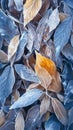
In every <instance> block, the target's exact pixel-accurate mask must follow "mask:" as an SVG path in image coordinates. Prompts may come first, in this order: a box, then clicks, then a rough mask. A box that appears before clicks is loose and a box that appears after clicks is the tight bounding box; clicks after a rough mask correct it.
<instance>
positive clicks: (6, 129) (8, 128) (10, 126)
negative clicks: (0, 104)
mask: <svg viewBox="0 0 73 130" xmlns="http://www.w3.org/2000/svg"><path fill="white" fill-rule="evenodd" d="M14 125H15V124H14V122H10V121H9V122H6V123H5V124H4V125H2V126H1V127H0V130H14Z"/></svg>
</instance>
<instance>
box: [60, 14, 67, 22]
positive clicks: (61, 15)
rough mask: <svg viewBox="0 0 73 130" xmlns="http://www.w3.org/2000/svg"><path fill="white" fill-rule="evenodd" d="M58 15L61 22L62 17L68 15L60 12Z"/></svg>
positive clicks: (64, 17)
mask: <svg viewBox="0 0 73 130" xmlns="http://www.w3.org/2000/svg"><path fill="white" fill-rule="evenodd" d="M59 17H60V21H61V22H62V21H63V20H64V19H66V18H67V17H68V15H67V14H65V13H62V12H60V13H59Z"/></svg>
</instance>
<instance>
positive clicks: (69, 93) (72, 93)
mask: <svg viewBox="0 0 73 130" xmlns="http://www.w3.org/2000/svg"><path fill="white" fill-rule="evenodd" d="M70 102H71V103H72V102H73V80H71V81H69V83H68V85H67V88H66V90H65V99H64V104H66V103H70Z"/></svg>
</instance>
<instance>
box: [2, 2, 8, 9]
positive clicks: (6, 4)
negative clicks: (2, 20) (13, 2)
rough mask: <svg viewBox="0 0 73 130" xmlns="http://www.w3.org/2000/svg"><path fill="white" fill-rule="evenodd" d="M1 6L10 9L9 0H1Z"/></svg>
mask: <svg viewBox="0 0 73 130" xmlns="http://www.w3.org/2000/svg"><path fill="white" fill-rule="evenodd" d="M1 8H2V9H3V10H7V9H8V0H1Z"/></svg>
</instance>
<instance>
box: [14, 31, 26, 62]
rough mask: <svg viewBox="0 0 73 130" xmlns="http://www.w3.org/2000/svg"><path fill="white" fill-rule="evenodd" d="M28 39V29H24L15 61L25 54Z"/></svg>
mask: <svg viewBox="0 0 73 130" xmlns="http://www.w3.org/2000/svg"><path fill="white" fill-rule="evenodd" d="M27 40H28V37H27V31H24V32H23V33H22V36H21V38H20V43H19V46H18V49H17V53H16V58H15V61H18V60H19V59H20V58H21V56H22V55H23V53H24V47H25V46H26V44H27Z"/></svg>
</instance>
